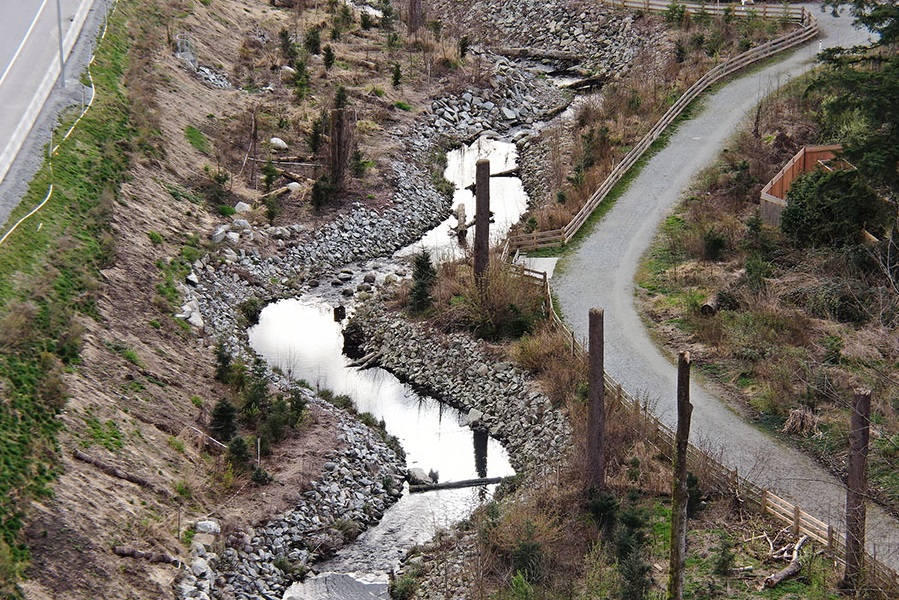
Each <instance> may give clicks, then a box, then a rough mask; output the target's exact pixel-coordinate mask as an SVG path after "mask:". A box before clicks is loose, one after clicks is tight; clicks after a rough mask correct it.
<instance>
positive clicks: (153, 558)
mask: <svg viewBox="0 0 899 600" xmlns="http://www.w3.org/2000/svg"><path fill="white" fill-rule="evenodd" d="M112 552H113V554H115V555H116V556H124V557H126V558H138V559H143V560H148V561H150V562H151V563H165V564H169V565H176V566H180V565H181V559H179V558H177V557H174V556H171V555H170V554H166V553H164V552H141V551H140V550H135V549H134V548H128V547H127V546H114V547H113V549H112Z"/></svg>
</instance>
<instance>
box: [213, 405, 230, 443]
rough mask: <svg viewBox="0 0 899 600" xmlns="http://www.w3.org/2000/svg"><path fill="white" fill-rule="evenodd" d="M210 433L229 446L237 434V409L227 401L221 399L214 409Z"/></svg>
mask: <svg viewBox="0 0 899 600" xmlns="http://www.w3.org/2000/svg"><path fill="white" fill-rule="evenodd" d="M209 433H210V435H212V437H214V438H215V439H217V440H218V441H220V442H222V443H225V444H227V443H228V442H229V441H231V438H233V437H234V434H236V433H237V408H235V407H234V405H233V404H231V403H230V402H228V400H226V399H224V398H223V399H221V400H219V401H218V402H217V403H216V404H215V408H213V409H212V416H211V418H210V421H209Z"/></svg>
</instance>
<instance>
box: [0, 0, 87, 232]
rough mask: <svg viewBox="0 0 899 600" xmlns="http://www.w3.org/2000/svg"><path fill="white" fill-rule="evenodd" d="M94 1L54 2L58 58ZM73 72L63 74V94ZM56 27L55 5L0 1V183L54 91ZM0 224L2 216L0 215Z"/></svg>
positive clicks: (37, 0) (72, 83)
mask: <svg viewBox="0 0 899 600" xmlns="http://www.w3.org/2000/svg"><path fill="white" fill-rule="evenodd" d="M93 3H94V0H59V8H60V9H61V10H60V12H61V15H62V29H63V31H62V34H63V53H64V55H65V56H66V57H67V60H68V57H69V55H70V53H71V51H72V49H73V47H74V46H75V42H76V40H77V39H78V36H79V34H80V33H81V30H82V27H83V26H84V23H85V21H86V19H87V17H88V13H89V11H90V9H91V7H92V5H93ZM79 73H80V71H79V72H75V71H74V69H72V70H69V69H67V72H66V79H67V82H68V87H69V88H75V87H79V84H78V82H77V77H78V75H79ZM59 74H60V64H59V27H58V20H57V1H56V0H15V1H13V0H4V1H3V2H2V5H0V182H2V181H3V180H4V179H5V177H6V175H7V173H8V171H9V169H10V167H11V166H12V164H13V162H14V161H15V159H16V156H17V155H18V152H19V150H20V149H21V147H22V145H23V143H24V142H25V140H26V138H27V137H28V135H29V133H30V132H31V129H32V127H33V125H34V123H35V122H36V120H37V118H38V116H39V114H40V112H41V109H42V108H43V106H44V103H45V102H46V101H47V98H48V96H49V95H50V93H51V92H52V91H53V88H54V85H58V84H59V82H58V78H59ZM0 217H2V218H0V221H2V220H4V219H5V217H6V214H5V213H4V214H0Z"/></svg>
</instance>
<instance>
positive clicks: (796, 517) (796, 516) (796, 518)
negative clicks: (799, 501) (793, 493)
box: [793, 506, 802, 535]
mask: <svg viewBox="0 0 899 600" xmlns="http://www.w3.org/2000/svg"><path fill="white" fill-rule="evenodd" d="M801 518H802V510H801V509H800V508H799V507H798V506H794V507H793V535H799V529H800V525H801V521H800V519H801Z"/></svg>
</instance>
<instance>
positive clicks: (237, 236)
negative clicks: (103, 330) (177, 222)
mask: <svg viewBox="0 0 899 600" xmlns="http://www.w3.org/2000/svg"><path fill="white" fill-rule="evenodd" d="M525 22H528V23H529V24H536V21H534V20H533V19H531V18H530V17H529V18H528V19H525ZM591 35H592V34H591ZM585 39H586V38H585ZM644 41H645V40H644ZM579 43H580V41H579ZM584 43H590V40H587V41H585V42H584ZM639 45H640V43H638V42H633V46H632V48H633V49H634V52H635V51H636V48H637V47H639ZM606 46H608V44H605V45H604V46H603V47H606ZM613 46H614V45H613ZM576 49H577V48H573V49H572V50H576ZM616 52H619V51H617V50H616ZM594 55H596V56H598V55H599V54H596V53H594ZM619 55H620V61H619V62H620V64H624V63H626V62H627V60H628V57H630V56H632V55H633V53H632V52H630V51H629V52H625V53H621V52H619ZM472 58H473V59H476V60H478V61H479V64H483V65H484V67H483V68H484V71H483V73H482V74H481V77H480V78H479V79H478V81H477V82H473V83H472V85H470V86H469V87H468V89H467V90H466V91H464V92H461V93H458V94H456V95H452V96H447V97H444V98H441V99H438V100H435V101H434V102H433V103H432V104H431V106H430V111H429V112H428V113H426V114H425V115H423V118H422V119H419V120H418V121H417V123H416V125H415V126H414V128H413V129H412V130H405V131H398V132H397V133H396V134H395V135H397V136H398V137H400V138H401V139H403V141H404V147H405V155H404V156H403V157H402V158H401V159H399V160H397V161H396V162H395V163H394V166H393V181H394V184H395V190H396V191H395V194H394V196H393V198H392V200H391V203H390V204H389V205H388V206H386V207H384V208H382V209H380V210H374V209H371V208H368V207H365V206H363V205H362V204H359V203H357V204H355V205H354V206H353V207H352V208H351V209H350V210H349V211H348V212H347V213H345V214H343V215H341V216H340V217H338V218H336V219H335V220H333V221H332V222H330V223H328V224H327V225H325V226H324V227H321V228H319V229H317V230H314V231H313V230H310V229H309V228H307V227H305V226H303V225H301V224H293V225H284V226H275V227H273V226H269V225H264V224H261V222H260V220H259V219H258V218H255V219H254V218H253V216H252V214H237V215H235V218H233V219H231V220H228V221H227V222H224V223H222V224H221V225H220V226H219V227H217V228H216V230H215V231H214V232H213V233H212V241H213V243H214V244H215V245H216V250H215V251H214V252H213V253H211V254H210V255H208V256H206V257H204V258H203V259H201V260H199V261H197V262H196V263H194V265H193V271H192V272H191V274H190V275H189V276H188V277H187V280H186V282H185V284H184V285H183V286H182V293H183V296H184V300H185V304H184V307H183V309H182V311H181V313H180V316H182V318H185V319H187V320H189V321H190V322H191V324H192V325H194V326H195V327H197V328H200V329H201V330H204V331H205V332H206V333H207V334H208V335H209V336H210V338H214V339H216V340H219V341H222V342H223V343H224V344H225V346H226V347H227V348H229V349H231V350H232V352H233V353H235V354H243V353H245V352H246V346H247V340H246V333H245V331H243V330H242V328H241V325H240V323H241V322H242V321H241V319H240V317H239V315H240V310H239V307H240V306H241V305H242V304H243V303H245V302H246V301H248V300H258V299H263V300H268V299H273V298H279V297H287V296H295V295H297V294H301V293H308V292H309V291H310V290H315V289H316V288H317V289H318V293H320V294H322V293H324V295H331V296H332V297H333V296H338V297H355V298H356V299H357V300H364V299H367V298H369V297H370V296H371V295H372V294H374V293H376V291H377V288H378V287H379V286H383V285H390V284H391V283H392V282H393V281H395V280H396V279H397V278H402V277H404V276H406V270H405V266H404V265H402V264H397V263H395V262H391V261H390V260H387V259H385V258H384V257H388V256H390V255H391V254H393V253H394V252H395V251H396V250H398V249H400V248H402V247H404V246H406V245H408V244H409V243H411V242H413V241H415V240H417V239H418V238H420V237H421V236H422V235H423V234H424V233H425V232H426V231H427V230H428V229H430V228H432V227H434V226H435V225H437V224H438V223H440V222H441V221H442V220H443V219H444V218H445V217H446V216H447V215H448V214H449V212H450V208H451V206H450V204H451V202H450V199H449V198H448V197H446V196H444V195H442V194H440V193H439V192H438V191H437V190H436V189H435V186H434V184H433V181H432V174H431V171H430V169H431V166H430V164H429V157H430V155H432V154H433V152H434V151H435V150H436V149H438V148H446V147H448V146H452V145H457V144H459V143H462V142H464V141H470V140H471V139H474V138H475V137H477V136H479V135H482V134H486V135H495V136H497V137H499V136H501V135H505V136H507V137H513V138H514V139H515V140H516V141H519V145H520V146H522V145H524V146H527V144H528V142H527V135H528V133H529V132H531V131H534V129H533V127H534V125H535V124H537V123H538V122H539V121H540V120H541V119H546V118H548V117H549V116H551V115H553V114H555V113H556V112H558V111H560V110H561V109H563V108H564V107H565V106H566V105H567V103H568V101H569V99H570V97H569V96H567V95H566V94H565V93H563V92H561V91H560V90H559V89H558V88H557V87H556V86H555V85H553V84H552V82H551V81H549V80H547V79H546V78H545V77H543V76H542V75H539V74H536V73H533V72H529V71H526V70H522V69H520V68H519V66H518V65H517V64H516V63H513V62H512V61H509V60H507V59H505V58H502V57H500V56H498V55H495V54H490V53H488V52H487V51H481V53H480V54H479V55H477V56H476V57H472ZM616 60H618V59H616ZM609 64H610V65H613V64H619V63H616V62H614V61H612V62H610V63H609ZM324 290H327V292H324ZM355 322H356V323H357V325H358V327H360V328H361V330H362V331H363V332H364V334H365V338H366V341H365V347H366V350H367V351H377V352H378V353H379V354H380V357H381V358H380V362H381V366H383V367H384V368H386V369H388V370H390V371H392V372H393V373H394V374H396V375H397V376H398V377H400V378H401V379H403V380H405V381H408V382H410V383H412V384H413V385H415V386H417V387H419V388H421V389H425V390H428V391H429V392H430V393H431V394H433V395H434V396H436V397H437V398H439V399H440V400H441V401H444V402H446V403H448V404H451V405H452V406H455V407H456V408H458V409H460V410H462V411H465V413H466V414H467V416H468V423H469V425H470V426H471V427H472V428H476V429H478V430H481V431H485V432H488V433H489V434H490V435H491V436H493V437H495V438H496V439H498V440H500V441H501V442H502V443H503V444H504V446H505V447H506V449H507V451H508V454H509V459H510V463H511V464H512V466H513V467H514V468H515V470H516V471H518V472H520V473H525V474H540V473H541V472H544V471H547V470H552V469H554V468H555V465H558V464H560V462H561V458H562V457H563V456H564V455H565V453H566V452H567V451H568V448H569V444H570V430H569V426H568V423H567V420H566V418H565V417H564V415H562V414H560V413H559V412H558V411H556V410H555V409H554V408H553V407H552V405H551V403H550V402H549V400H548V399H547V398H546V397H545V396H543V395H542V394H541V393H540V392H539V391H538V390H536V389H534V388H533V387H532V386H531V384H529V383H528V381H527V378H526V376H525V374H524V373H523V372H521V371H520V370H519V369H517V368H515V367H514V366H512V365H511V364H509V363H505V362H500V363H498V364H494V362H495V361H494V359H493V357H492V356H491V354H490V352H489V351H488V349H487V348H486V347H485V346H484V345H483V344H480V343H478V342H476V341H473V340H472V339H470V338H468V337H467V336H464V335H459V334H457V335H448V336H445V335H440V334H438V333H437V332H434V331H431V330H429V329H427V328H426V327H424V326H422V325H420V324H417V323H410V322H406V321H404V320H403V319H402V318H400V317H398V316H396V315H391V314H389V313H387V312H385V311H384V310H383V309H381V308H378V307H377V305H370V306H368V307H366V308H365V309H363V310H361V311H360V312H359V313H358V314H357V316H356V319H355ZM207 339H209V338H207ZM272 379H273V381H276V382H277V381H278V380H279V377H278V376H276V375H274V374H272ZM280 383H285V382H284V381H281V382H280ZM308 396H309V401H310V402H317V403H321V402H322V401H321V400H319V399H318V398H317V397H314V394H312V393H311V392H309V393H308ZM322 404H324V403H322ZM323 409H324V410H336V409H333V408H332V407H330V405H324V406H323ZM340 431H341V436H342V437H343V439H344V441H345V446H344V447H343V448H342V449H336V450H335V451H334V454H333V455H332V457H331V460H330V461H329V463H328V464H327V465H326V469H325V471H324V472H323V473H322V475H321V477H320V478H319V480H318V481H316V482H314V483H313V484H312V486H311V488H310V489H309V490H308V491H307V492H305V493H304V494H303V495H302V497H301V498H300V499H299V500H298V501H297V504H296V506H295V507H294V508H293V509H291V510H290V511H288V512H286V513H284V514H282V515H277V516H274V517H273V518H271V519H269V520H267V521H266V522H264V523H258V524H254V525H248V526H246V527H243V528H241V529H238V530H237V531H234V532H226V533H218V537H213V538H212V539H209V538H208V537H203V536H209V535H213V536H214V534H215V532H214V531H213V532H212V533H208V534H207V533H203V534H202V535H201V534H198V538H197V539H196V542H195V543H194V546H193V563H192V564H191V568H190V571H189V572H188V573H186V574H185V576H184V577H183V578H182V580H181V581H180V583H179V584H178V593H179V595H180V596H181V597H186V598H200V599H203V598H222V599H230V598H237V599H249V598H278V599H280V598H281V594H283V592H284V590H285V588H286V587H287V586H288V585H289V584H290V583H291V582H292V581H293V580H294V579H296V578H298V577H299V575H300V574H301V573H302V572H304V570H305V569H306V568H308V566H309V565H310V563H311V561H312V560H313V559H314V558H315V556H316V553H317V549H319V550H320V549H321V548H332V547H338V546H340V545H342V544H344V543H346V542H347V541H349V539H351V537H352V534H351V533H349V532H351V531H353V532H356V531H358V529H359V528H365V527H368V526H370V525H371V524H373V523H375V522H376V521H377V520H378V519H379V518H380V516H381V515H382V514H383V511H384V510H385V509H386V507H387V506H389V505H390V504H391V503H392V502H393V501H395V499H396V498H397V496H398V494H399V490H400V488H399V485H400V481H401V480H402V478H403V476H404V468H405V467H404V465H403V463H402V461H401V460H400V459H399V458H398V457H397V456H396V455H395V454H393V452H392V451H390V450H389V448H387V447H386V446H385V445H384V444H383V442H381V441H380V439H379V438H378V437H377V436H376V435H375V434H374V433H373V432H372V431H371V430H369V429H368V428H367V427H365V426H363V425H361V424H360V423H358V422H357V421H355V420H354V419H353V418H351V417H348V416H346V415H342V416H341V418H340ZM204 527H205V526H204ZM213 529H214V527H213Z"/></svg>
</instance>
